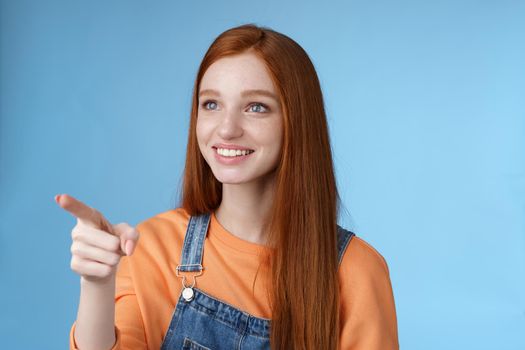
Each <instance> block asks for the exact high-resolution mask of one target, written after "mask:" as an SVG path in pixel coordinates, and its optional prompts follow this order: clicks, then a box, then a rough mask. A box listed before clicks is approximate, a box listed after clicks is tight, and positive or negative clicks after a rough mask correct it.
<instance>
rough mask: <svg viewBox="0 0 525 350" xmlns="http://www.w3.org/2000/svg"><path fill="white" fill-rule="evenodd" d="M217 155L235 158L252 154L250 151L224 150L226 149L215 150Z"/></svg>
mask: <svg viewBox="0 0 525 350" xmlns="http://www.w3.org/2000/svg"><path fill="white" fill-rule="evenodd" d="M217 153H219V154H220V155H221V156H224V157H237V156H244V155H246V154H250V153H253V151H250V150H240V149H226V148H217Z"/></svg>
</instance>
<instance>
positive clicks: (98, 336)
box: [75, 277, 116, 350]
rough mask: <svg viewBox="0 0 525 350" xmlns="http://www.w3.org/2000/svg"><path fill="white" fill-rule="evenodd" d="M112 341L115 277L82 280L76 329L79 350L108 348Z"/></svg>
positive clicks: (113, 342)
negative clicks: (104, 280)
mask: <svg viewBox="0 0 525 350" xmlns="http://www.w3.org/2000/svg"><path fill="white" fill-rule="evenodd" d="M115 340H116V338H115V277H112V278H109V279H108V280H107V281H106V282H92V281H88V280H85V279H84V278H81V279H80V302H79V306H78V313H77V321H76V327H75V342H76V344H77V347H78V349H80V350H91V349H97V350H98V349H111V348H112V347H113V345H114V344H115Z"/></svg>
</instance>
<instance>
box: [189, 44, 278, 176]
mask: <svg viewBox="0 0 525 350" xmlns="http://www.w3.org/2000/svg"><path fill="white" fill-rule="evenodd" d="M282 129H283V126H282V112H281V106H280V103H279V97H278V95H277V91H276V89H275V87H274V85H273V82H272V80H271V78H270V75H269V73H268V72H267V70H266V67H265V65H264V63H263V61H262V60H261V59H259V58H258V57H257V56H255V55H254V54H253V53H243V54H239V55H236V56H229V57H224V58H221V59H219V60H217V61H216V62H214V63H213V64H212V65H211V66H210V67H209V68H208V70H207V71H206V72H205V74H204V76H203V77H202V80H201V84H200V89H199V109H198V114H197V140H198V143H199V148H200V151H201V153H202V155H203V156H204V158H205V159H206V162H207V163H208V165H209V166H210V168H211V170H212V171H213V174H214V175H215V177H216V178H217V180H218V181H219V182H221V183H223V184H243V183H253V182H264V181H268V180H271V179H272V178H273V175H274V170H275V168H276V167H277V164H278V162H279V157H280V152H281V147H282V133H283V130H282Z"/></svg>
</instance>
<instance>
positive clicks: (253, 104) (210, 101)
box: [201, 100, 270, 113]
mask: <svg viewBox="0 0 525 350" xmlns="http://www.w3.org/2000/svg"><path fill="white" fill-rule="evenodd" d="M212 102H213V103H215V104H217V101H214V100H206V101H204V102H203V103H202V104H201V106H202V108H204V109H206V110H208V111H211V109H208V108H206V106H207V105H208V103H212ZM252 106H261V107H262V108H264V109H265V111H263V112H253V113H268V112H269V111H270V108H269V107H268V106H267V105H265V104H264V103H261V102H252V103H250V106H249V107H252Z"/></svg>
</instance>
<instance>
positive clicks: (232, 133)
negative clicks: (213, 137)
mask: <svg viewBox="0 0 525 350" xmlns="http://www.w3.org/2000/svg"><path fill="white" fill-rule="evenodd" d="M241 118H242V116H241V115H239V114H238V113H235V112H234V111H226V112H225V113H224V114H223V116H222V119H221V122H220V124H219V127H218V134H219V136H220V137H221V138H223V139H234V138H237V137H240V136H242V134H243V128H242V120H241Z"/></svg>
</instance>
